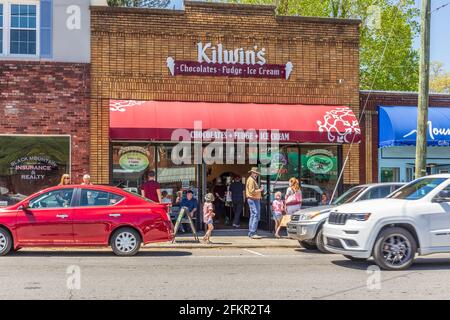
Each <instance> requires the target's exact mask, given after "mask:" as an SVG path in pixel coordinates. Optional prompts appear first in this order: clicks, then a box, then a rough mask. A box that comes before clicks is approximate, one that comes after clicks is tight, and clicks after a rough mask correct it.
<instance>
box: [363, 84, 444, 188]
mask: <svg viewBox="0 0 450 320" xmlns="http://www.w3.org/2000/svg"><path fill="white" fill-rule="evenodd" d="M360 99H361V109H365V113H364V117H363V119H362V121H361V130H362V132H363V137H364V138H363V141H362V143H361V144H360V155H361V163H362V164H364V163H365V166H361V172H360V176H361V183H371V182H388V181H399V182H407V181H411V180H413V179H414V171H415V169H414V164H415V145H416V127H417V103H418V94H417V93H414V92H384V91H375V92H368V91H362V92H361V96H360ZM428 120H429V122H428V127H427V133H428V143H427V144H428V148H427V149H428V154H427V173H428V174H435V173H447V172H449V170H450V95H449V94H431V95H430V109H429V118H428Z"/></svg>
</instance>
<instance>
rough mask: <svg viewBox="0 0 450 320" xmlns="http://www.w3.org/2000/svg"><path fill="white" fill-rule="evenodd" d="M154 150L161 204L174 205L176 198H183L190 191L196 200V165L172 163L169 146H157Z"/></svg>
mask: <svg viewBox="0 0 450 320" xmlns="http://www.w3.org/2000/svg"><path fill="white" fill-rule="evenodd" d="M156 150H157V159H158V165H157V173H156V178H157V180H158V182H159V183H160V185H161V195H162V198H163V202H165V203H172V204H176V200H177V197H180V198H181V197H183V195H184V194H185V192H186V191H187V190H192V191H193V192H194V197H195V198H196V199H198V196H199V192H198V185H197V167H196V165H194V164H175V163H173V161H172V150H173V146H171V145H159V146H157V147H156ZM191 163H193V162H192V161H191ZM179 200H180V199H179Z"/></svg>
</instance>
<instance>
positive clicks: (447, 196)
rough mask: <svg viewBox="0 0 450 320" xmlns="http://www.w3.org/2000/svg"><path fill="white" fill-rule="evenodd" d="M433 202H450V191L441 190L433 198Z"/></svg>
mask: <svg viewBox="0 0 450 320" xmlns="http://www.w3.org/2000/svg"><path fill="white" fill-rule="evenodd" d="M433 202H436V203H444V202H450V191H448V190H443V191H441V192H439V193H438V195H437V196H436V197H435V198H434V199H433Z"/></svg>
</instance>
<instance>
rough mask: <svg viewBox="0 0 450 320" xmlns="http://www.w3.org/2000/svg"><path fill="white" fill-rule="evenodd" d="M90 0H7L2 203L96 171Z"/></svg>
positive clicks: (0, 112)
mask: <svg viewBox="0 0 450 320" xmlns="http://www.w3.org/2000/svg"><path fill="white" fill-rule="evenodd" d="M89 5H90V0H75V1H72V0H70V1H69V0H57V1H56V0H40V1H38V0H30V1H22V0H0V93H1V94H0V206H4V205H6V204H11V203H13V202H16V201H19V200H20V199H23V198H24V197H25V196H27V195H30V194H32V193H34V192H37V191H39V190H41V189H43V188H45V187H49V186H54V185H57V184H58V183H59V180H60V177H61V175H62V174H63V173H70V174H71V175H72V177H73V181H74V182H79V181H81V177H82V175H83V174H84V173H87V172H89V106H90V100H89V95H90V93H89V92H90V82H89V78H90V67H89V62H90V61H89V60H90V38H89V34H90V27H89V24H90V23H89Z"/></svg>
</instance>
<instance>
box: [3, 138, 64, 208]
mask: <svg viewBox="0 0 450 320" xmlns="http://www.w3.org/2000/svg"><path fill="white" fill-rule="evenodd" d="M0 155H1V156H0V206H6V205H11V204H14V203H17V202H18V201H20V200H23V199H24V198H25V197H26V196H28V195H30V194H33V193H35V192H37V191H39V190H42V189H44V188H47V187H50V186H55V185H57V184H58V183H59V182H60V177H61V175H63V174H64V173H69V169H70V137H68V136H14V135H12V136H0Z"/></svg>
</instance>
